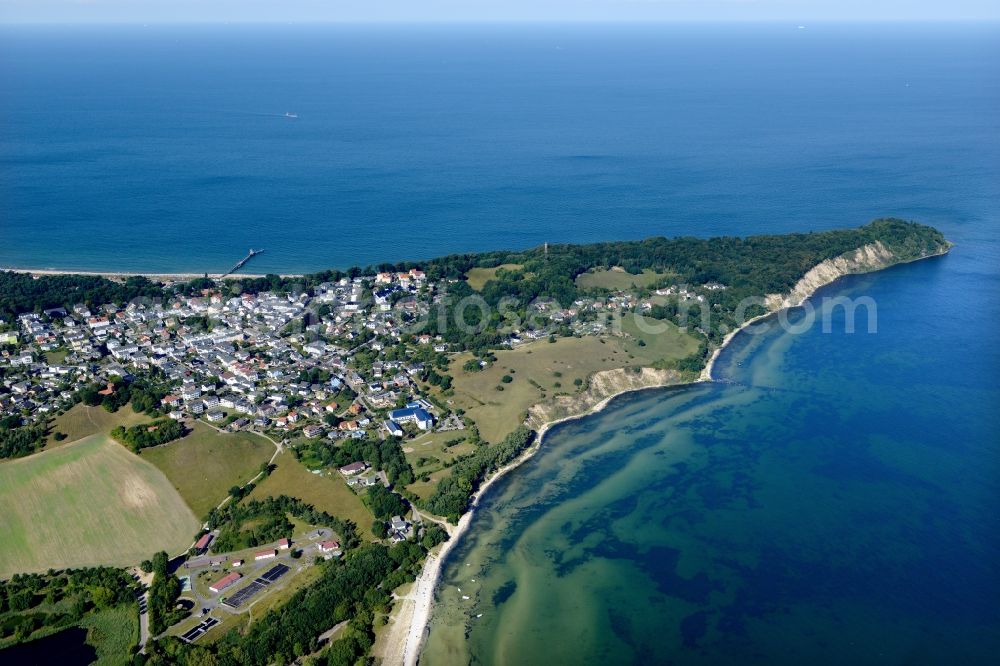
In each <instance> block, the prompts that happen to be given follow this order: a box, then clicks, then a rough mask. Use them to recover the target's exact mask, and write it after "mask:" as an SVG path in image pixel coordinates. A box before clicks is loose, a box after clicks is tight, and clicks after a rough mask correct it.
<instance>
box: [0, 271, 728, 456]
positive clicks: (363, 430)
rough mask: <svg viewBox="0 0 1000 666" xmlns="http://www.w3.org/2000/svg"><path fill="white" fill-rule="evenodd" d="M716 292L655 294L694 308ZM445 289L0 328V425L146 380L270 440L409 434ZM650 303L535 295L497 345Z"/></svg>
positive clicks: (367, 292)
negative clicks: (423, 326) (427, 326)
mask: <svg viewBox="0 0 1000 666" xmlns="http://www.w3.org/2000/svg"><path fill="white" fill-rule="evenodd" d="M724 288H725V287H723V286H722V285H716V284H709V285H704V286H703V287H699V288H697V289H696V290H691V289H687V288H683V287H669V288H667V289H662V290H659V291H657V292H656V294H658V295H660V296H670V295H672V296H676V297H679V298H681V299H693V300H699V301H701V300H704V293H707V291H709V290H714V289H724ZM446 291H447V283H446V282H440V283H435V282H434V281H432V280H429V279H428V278H427V276H426V275H425V274H424V273H423V272H421V271H419V270H410V271H408V272H383V273H378V274H376V275H374V276H360V277H354V278H346V277H345V278H343V279H340V280H338V281H335V282H326V283H323V284H320V285H318V286H316V287H314V288H313V289H311V290H310V291H309V292H304V291H303V292H301V293H277V292H262V293H256V294H252V293H245V294H241V295H235V296H230V297H226V296H224V295H223V294H224V293H225V292H224V291H223V289H222V288H217V289H205V290H203V291H200V292H198V293H196V294H194V295H177V296H174V297H172V298H170V299H167V300H166V301H164V302H153V301H138V302H133V303H130V304H127V305H124V306H119V305H104V306H101V307H99V308H94V309H93V310H91V309H90V308H88V307H87V306H86V305H83V304H79V305H76V306H74V307H72V308H70V309H69V310H66V309H64V308H54V309H50V310H46V311H44V312H40V313H30V314H24V315H21V316H20V317H19V318H18V319H17V321H15V322H7V323H6V325H4V326H0V354H2V356H0V368H3V375H2V385H0V416H10V415H21V416H22V417H23V418H24V421H25V422H30V421H32V420H39V419H40V418H44V417H45V416H46V415H47V414H50V413H51V412H53V411H57V410H60V409H64V408H66V407H68V406H70V405H72V404H73V403H74V402H75V400H76V399H77V395H78V391H79V390H80V389H81V388H83V387H85V386H95V385H99V386H105V385H108V382H109V381H110V380H112V379H114V378H117V377H121V378H124V379H126V381H128V380H130V379H132V378H135V377H140V376H144V375H149V376H153V377H156V378H157V380H158V382H159V384H160V385H162V386H167V387H169V393H168V394H167V395H165V396H164V397H163V398H162V403H161V409H162V411H163V412H164V413H166V414H169V416H170V417H172V418H174V419H178V420H181V419H202V420H204V421H206V422H208V423H210V424H214V425H216V427H225V428H228V429H231V430H239V429H251V430H256V431H261V432H269V433H272V434H277V435H278V436H280V437H291V436H292V435H293V434H294V435H295V436H302V437H306V438H319V437H327V438H330V439H340V438H352V437H353V438H365V437H371V436H380V437H385V436H388V435H392V436H397V437H407V436H408V435H417V434H419V433H421V432H424V431H428V430H431V429H434V428H435V427H437V426H438V424H439V423H440V419H442V418H444V417H446V416H447V414H443V413H442V411H443V410H441V409H439V408H438V407H436V406H435V405H434V404H433V402H432V401H431V400H430V399H429V396H427V395H426V392H424V391H423V390H422V389H421V383H420V382H419V379H420V378H421V377H422V376H424V375H425V371H426V369H427V364H428V362H432V361H434V360H435V359H436V358H438V357H439V356H440V355H444V354H447V353H448V352H449V351H451V350H450V349H449V347H448V345H447V344H446V343H445V342H444V341H443V340H441V339H440V338H432V337H431V336H430V335H428V334H426V333H422V332H420V329H419V326H416V325H415V324H417V323H418V322H419V321H421V318H424V317H427V316H428V315H429V313H430V312H431V308H432V306H433V304H434V303H435V302H436V301H439V300H440V299H441V298H442V297H443V296H444V294H445V293H446ZM697 292H701V293H697ZM648 307H650V300H649V299H645V300H642V299H638V298H637V297H636V296H635V295H634V294H630V293H628V292H624V291H621V292H615V293H612V294H610V295H608V296H606V297H600V298H586V299H579V300H577V301H576V302H574V303H573V304H572V305H571V306H570V307H562V306H561V305H560V304H559V303H558V302H556V301H554V300H540V301H537V302H535V303H533V304H531V307H530V308H529V318H530V319H531V321H530V322H525V324H524V325H522V326H519V327H518V328H517V329H515V330H514V331H513V332H511V333H510V335H509V336H508V339H507V341H506V343H505V344H507V345H509V346H516V345H519V344H522V343H526V342H529V341H531V340H534V339H539V338H543V337H547V336H548V335H550V334H552V333H553V332H554V331H555V330H556V329H557V328H558V327H564V326H569V327H570V328H571V329H572V331H573V332H574V333H578V334H595V333H601V332H603V331H604V330H606V327H607V325H608V323H607V321H608V319H609V318H608V317H601V316H600V315H601V314H602V313H604V314H606V313H610V312H615V311H619V312H621V311H627V310H632V309H638V308H648ZM536 322H540V323H539V324H537V325H536ZM108 390H111V389H110V388H109V389H108Z"/></svg>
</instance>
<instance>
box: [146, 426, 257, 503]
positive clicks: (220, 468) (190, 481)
mask: <svg viewBox="0 0 1000 666" xmlns="http://www.w3.org/2000/svg"><path fill="white" fill-rule="evenodd" d="M273 454H274V444H272V443H271V442H269V441H267V440H266V439H264V438H263V437H260V436H259V435H253V434H250V433H243V432H240V433H220V432H218V431H217V430H214V429H213V428H211V427H210V426H207V425H205V424H204V423H200V422H196V423H195V424H194V426H193V427H192V430H191V434H190V435H188V436H187V437H184V438H182V439H179V440H176V441H174V442H170V443H169V444H164V445H163V446H157V447H155V448H151V449H146V450H144V451H143V452H142V457H143V458H145V459H146V460H148V461H149V462H151V463H153V464H154V465H156V466H157V467H158V468H159V469H160V471H162V472H163V473H164V474H166V476H167V478H168V479H170V483H171V484H173V486H174V488H175V489H176V490H177V492H179V493H180V495H181V497H183V498H184V500H185V501H186V502H187V504H188V506H189V507H191V510H192V511H193V512H194V514H195V515H196V516H204V515H205V514H206V513H208V511H209V509H211V508H212V507H214V506H218V504H219V502H221V501H222V500H224V499H225V498H226V495H227V494H228V493H229V489H230V488H232V487H233V486H237V485H243V484H244V483H246V482H247V481H249V480H250V479H252V478H253V477H254V476H256V475H257V473H258V472H259V471H260V465H261V463H266V462H267V461H268V460H270V459H271V456H272V455H273Z"/></svg>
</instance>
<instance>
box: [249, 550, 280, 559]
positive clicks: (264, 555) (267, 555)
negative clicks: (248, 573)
mask: <svg viewBox="0 0 1000 666" xmlns="http://www.w3.org/2000/svg"><path fill="white" fill-rule="evenodd" d="M277 556H278V551H276V550H274V549H271V550H262V551H260V552H259V553H255V554H254V556H253V559H255V560H258V561H259V560H269V559H271V558H272V557H277Z"/></svg>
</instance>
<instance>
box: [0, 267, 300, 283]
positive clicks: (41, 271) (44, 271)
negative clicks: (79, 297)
mask: <svg viewBox="0 0 1000 666" xmlns="http://www.w3.org/2000/svg"><path fill="white" fill-rule="evenodd" d="M0 271H10V272H12V273H28V274H30V275H94V276H97V277H106V278H111V279H124V278H129V277H133V276H135V277H145V278H149V279H150V280H160V281H163V282H172V281H175V280H193V279H195V278H200V277H205V273H137V272H133V271H117V272H115V271H73V270H59V269H55V268H8V267H4V266H0ZM208 277H210V278H213V279H217V278H220V277H222V273H208ZM226 277H227V278H233V279H236V278H241V277H242V278H262V277H266V275H265V274H263V273H229V274H227V275H226ZM281 277H286V278H289V277H302V274H299V273H282V274H281Z"/></svg>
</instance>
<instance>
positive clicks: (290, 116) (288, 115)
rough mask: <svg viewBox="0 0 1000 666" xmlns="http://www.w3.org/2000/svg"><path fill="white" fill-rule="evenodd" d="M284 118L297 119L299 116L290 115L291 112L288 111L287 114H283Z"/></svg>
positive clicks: (295, 114)
mask: <svg viewBox="0 0 1000 666" xmlns="http://www.w3.org/2000/svg"><path fill="white" fill-rule="evenodd" d="M285 117H286V118H298V117H299V114H297V113H292V112H291V111H288V112H287V113H285Z"/></svg>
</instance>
